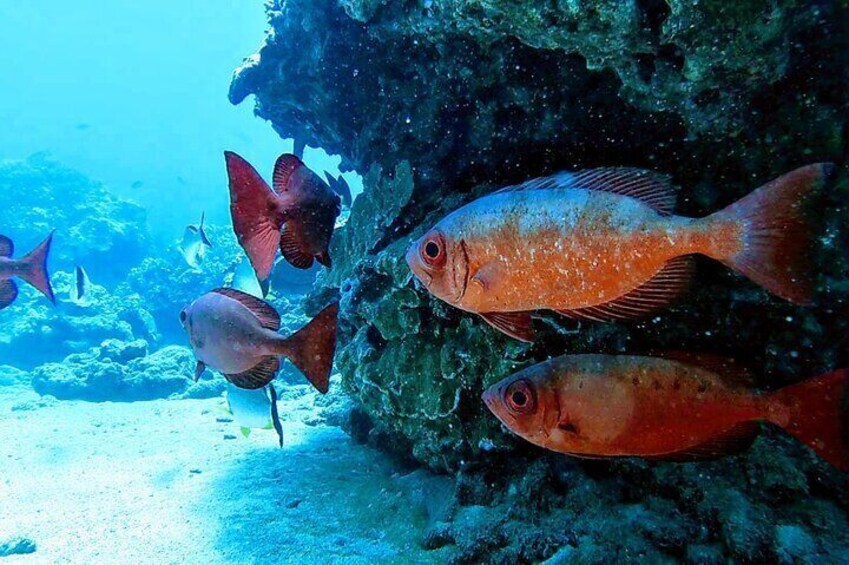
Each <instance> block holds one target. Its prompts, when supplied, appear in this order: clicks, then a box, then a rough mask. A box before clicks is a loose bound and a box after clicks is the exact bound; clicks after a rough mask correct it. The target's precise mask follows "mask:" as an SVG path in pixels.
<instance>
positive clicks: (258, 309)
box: [212, 288, 280, 332]
mask: <svg viewBox="0 0 849 565" xmlns="http://www.w3.org/2000/svg"><path fill="white" fill-rule="evenodd" d="M212 292H214V293H216V294H220V295H222V296H226V297H228V298H232V299H233V300H235V301H237V302H239V303H240V304H241V305H242V306H244V307H245V308H247V309H248V310H250V311H251V313H252V314H253V315H254V316H256V317H257V319H258V320H259V323H260V324H261V325H262V327H264V328H267V329H269V330H272V331H275V332H276V331H277V330H279V329H280V314H278V313H277V310H275V309H274V307H273V306H271V305H270V304H269V303H268V302H266V301H264V300H262V299H261V298H257V297H256V296H253V295H252V294H248V293H247V292H242V291H241V290H236V289H235V288H216V289H215V290H213V291H212Z"/></svg>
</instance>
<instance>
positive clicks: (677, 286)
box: [557, 255, 694, 322]
mask: <svg viewBox="0 0 849 565" xmlns="http://www.w3.org/2000/svg"><path fill="white" fill-rule="evenodd" d="M693 269H694V262H693V258H692V257H691V256H689V255H684V256H681V257H676V258H675V259H672V260H670V261H669V262H668V263H666V265H665V266H664V267H663V268H662V269H661V270H660V271H658V272H657V274H656V275H655V276H654V277H652V278H651V279H650V280H648V281H647V282H646V283H644V284H643V285H642V286H639V287H637V288H635V289H634V290H632V291H631V292H629V293H628V294H625V295H623V296H620V297H619V298H617V299H615V300H611V301H610V302H606V303H604V304H598V305H596V306H589V307H586V308H577V309H575V310H558V311H557V312H558V313H559V314H562V315H564V316H566V317H568V318H579V319H587V320H594V321H596V322H609V321H613V320H628V319H633V318H642V317H645V316H647V315H649V314H651V313H653V312H656V311H658V310H662V309H664V308H666V307H667V306H669V304H670V303H671V302H673V301H674V300H675V299H676V298H678V296H679V295H680V294H681V293H682V292H683V291H684V289H686V287H687V284H688V283H689V281H690V277H691V276H692V274H693Z"/></svg>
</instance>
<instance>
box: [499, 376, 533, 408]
mask: <svg viewBox="0 0 849 565" xmlns="http://www.w3.org/2000/svg"><path fill="white" fill-rule="evenodd" d="M504 401H505V402H506V403H507V407H508V408H510V410H512V411H513V412H516V413H519V414H524V413H526V412H530V411H532V410H533V409H534V408H535V407H536V397H535V396H534V391H533V389H532V388H531V385H530V383H528V381H526V380H524V379H522V380H519V381H516V382H515V383H513V384H511V385H510V386H508V387H507V390H505V391H504Z"/></svg>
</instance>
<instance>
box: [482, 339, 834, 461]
mask: <svg viewBox="0 0 849 565" xmlns="http://www.w3.org/2000/svg"><path fill="white" fill-rule="evenodd" d="M748 382H749V380H748V378H747V375H746V374H745V372H744V371H743V370H741V369H740V368H739V367H735V366H734V365H733V364H732V363H730V362H728V361H725V360H722V359H717V358H713V357H706V356H699V355H685V354H675V355H673V356H670V357H668V358H661V357H641V356H625V355H622V356H616V355H564V356H562V357H557V358H555V359H551V360H549V361H545V362H543V363H539V364H537V365H533V366H531V367H528V368H527V369H524V370H522V371H519V372H518V373H516V374H515V375H513V376H511V377H508V378H506V379H504V380H502V381H500V382H498V383H496V384H494V385H493V386H491V387H489V388H488V389H487V390H486V392H484V394H483V400H484V402H485V403H486V405H487V407H489V409H490V410H491V411H492V413H493V414H495V416H496V417H498V419H499V420H501V422H502V423H503V424H504V425H505V426H506V427H507V428H509V429H510V431H512V432H513V433H515V434H516V435H518V436H520V437H522V438H524V439H526V440H528V441H529V442H531V443H533V444H536V445H538V446H540V447H544V448H546V449H550V450H552V451H557V452H560V453H566V454H569V455H574V456H578V457H589V458H607V457H634V456H635V457H642V458H645V459H660V460H668V461H694V460H701V459H712V458H717V457H721V456H723V455H729V454H734V453H740V452H742V451H744V450H746V449H747V448H748V447H749V445H751V443H752V442H753V441H754V439H755V437H756V435H757V433H758V431H759V428H760V423H761V422H768V423H771V424H774V425H776V426H779V427H781V428H782V429H784V430H785V431H786V432H788V433H789V434H790V435H792V436H794V437H795V438H796V439H798V440H800V441H802V442H803V443H804V444H805V445H807V446H808V447H810V448H811V449H813V450H814V452H816V453H817V454H818V455H819V456H820V457H822V458H823V459H825V460H826V461H828V462H829V463H831V464H832V465H833V466H835V467H837V468H838V469H841V470H843V471H847V470H849V404H847V402H849V370H846V369H844V370H840V371H835V372H833V373H829V374H826V375H822V376H820V377H816V378H813V379H810V380H808V381H804V382H802V383H799V384H796V385H791V386H788V387H786V388H784V389H781V390H779V391H777V392H773V393H768V394H761V393H757V392H754V391H753V390H752V389H751V388H750V387H749V386H748V384H747V383H748Z"/></svg>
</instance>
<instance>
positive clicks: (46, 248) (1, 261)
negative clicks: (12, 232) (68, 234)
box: [0, 232, 56, 310]
mask: <svg viewBox="0 0 849 565" xmlns="http://www.w3.org/2000/svg"><path fill="white" fill-rule="evenodd" d="M52 241H53V233H52V232H51V233H50V235H48V236H47V239H45V240H44V241H42V242H41V243H40V244H39V245H38V247H36V248H35V249H33V250H32V251H30V252H29V253H28V254H27V255H25V256H23V257H21V258H20V259H12V255H14V253H15V245H14V243H12V240H11V239H9V238H8V237H6V236H3V235H0V310H2V309H3V308H6V307H7V306H9V305H10V304H11V303H12V302H14V301H15V299H16V298H17V297H18V285H17V284H16V283H15V281H14V280H12V279H13V277H17V278H20V279H22V280H24V281H26V282H28V283H29V284H31V285H32V286H34V287H35V288H37V289H38V290H39V291H41V293H42V294H43V295H44V296H46V297H47V298H48V299H49V300H50V302H53V303H54V304H55V303H56V300H55V298H54V296H53V288H51V286H50V275H49V274H48V272H47V256H48V254H49V253H50V243H51V242H52Z"/></svg>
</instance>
